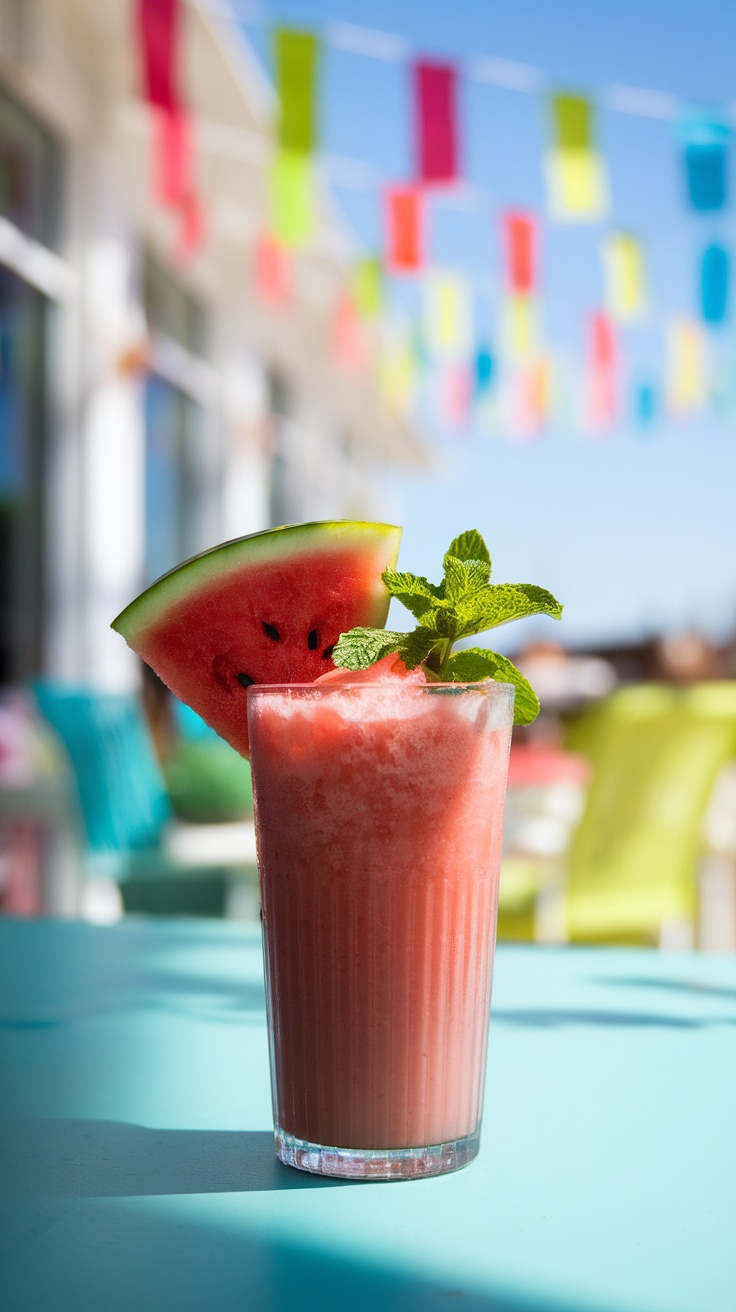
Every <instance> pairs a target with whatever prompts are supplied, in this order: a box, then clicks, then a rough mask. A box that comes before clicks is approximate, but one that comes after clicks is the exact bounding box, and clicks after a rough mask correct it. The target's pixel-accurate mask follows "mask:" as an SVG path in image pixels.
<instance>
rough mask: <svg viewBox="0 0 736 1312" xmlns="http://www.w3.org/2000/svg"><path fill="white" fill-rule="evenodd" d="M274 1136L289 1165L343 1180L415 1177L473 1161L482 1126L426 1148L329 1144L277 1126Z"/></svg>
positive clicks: (281, 1156)
mask: <svg viewBox="0 0 736 1312" xmlns="http://www.w3.org/2000/svg"><path fill="white" fill-rule="evenodd" d="M274 1137H275V1139H276V1155H277V1157H278V1158H279V1160H280V1161H282V1162H284V1163H285V1165H286V1166H295V1167H296V1168H297V1170H298V1171H311V1172H312V1173H313V1174H314V1175H334V1176H339V1177H341V1178H342V1179H344V1180H416V1179H420V1178H421V1177H422V1176H427V1175H446V1174H447V1173H448V1171H459V1170H460V1168H461V1167H463V1166H467V1164H468V1162H472V1160H473V1158H474V1157H477V1155H478V1148H479V1147H480V1130H476V1131H475V1132H474V1133H473V1134H466V1135H465V1137H464V1138H463V1139H450V1140H448V1142H447V1143H434V1144H430V1145H429V1146H428V1147H426V1148H328V1147H326V1146H325V1145H324V1144H321V1143H310V1142H309V1141H308V1140H307V1139H296V1138H295V1137H294V1135H293V1134H286V1133H285V1131H284V1130H280V1129H278V1128H277V1129H276V1130H275V1131H274Z"/></svg>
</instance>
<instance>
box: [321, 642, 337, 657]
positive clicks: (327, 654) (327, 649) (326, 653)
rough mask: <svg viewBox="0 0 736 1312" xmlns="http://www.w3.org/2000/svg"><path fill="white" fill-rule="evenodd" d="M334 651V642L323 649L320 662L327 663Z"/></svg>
mask: <svg viewBox="0 0 736 1312" xmlns="http://www.w3.org/2000/svg"><path fill="white" fill-rule="evenodd" d="M334 650H335V644H334V642H331V643H330V645H329V647H325V649H324V651H323V652H322V660H323V661H328V660H329V659H330V656H331V655H332V653H333V651H334Z"/></svg>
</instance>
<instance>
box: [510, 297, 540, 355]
mask: <svg viewBox="0 0 736 1312" xmlns="http://www.w3.org/2000/svg"><path fill="white" fill-rule="evenodd" d="M537 318H538V316H537V306H536V302H535V300H534V298H533V297H531V296H509V297H508V298H507V300H506V303H505V306H504V333H503V336H504V340H505V343H506V350H507V351H508V354H509V356H510V357H511V359H512V360H526V359H528V358H529V356H530V355H532V353H533V351H534V349H535V347H536V344H537V337H538V323H537Z"/></svg>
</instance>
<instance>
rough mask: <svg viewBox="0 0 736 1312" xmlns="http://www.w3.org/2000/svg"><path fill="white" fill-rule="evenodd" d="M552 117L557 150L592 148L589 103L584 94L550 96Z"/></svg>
mask: <svg viewBox="0 0 736 1312" xmlns="http://www.w3.org/2000/svg"><path fill="white" fill-rule="evenodd" d="M552 118H553V122H554V128H555V146H556V147H557V149H558V150H592V149H593V139H592V138H593V131H592V126H593V125H592V114H591V105H590V101H589V100H586V99H585V97H584V96H570V95H567V94H566V93H563V94H559V95H554V96H552Z"/></svg>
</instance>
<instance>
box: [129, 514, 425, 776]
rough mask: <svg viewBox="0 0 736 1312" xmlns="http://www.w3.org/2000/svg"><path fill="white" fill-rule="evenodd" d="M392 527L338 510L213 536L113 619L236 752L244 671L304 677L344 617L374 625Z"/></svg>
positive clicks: (394, 548)
mask: <svg viewBox="0 0 736 1312" xmlns="http://www.w3.org/2000/svg"><path fill="white" fill-rule="evenodd" d="M400 536H401V530H400V529H399V528H396V527H394V526H393V525H390V524H369V523H359V522H353V521H346V520H338V521H332V522H326V523H315V524H299V525H293V526H288V527H285V528H279V529H272V530H270V531H269V532H266V533H256V534H253V535H251V536H250V537H246V538H237V539H235V540H234V541H232V542H226V543H223V544H222V545H221V546H219V547H214V548H213V549H212V550H211V551H207V552H204V553H203V554H202V555H201V556H195V557H194V558H193V559H192V560H189V561H185V562H184V564H183V565H180V566H179V567H178V568H177V569H175V570H172V571H171V572H170V573H169V574H165V575H164V576H163V578H161V579H159V580H158V581H157V582H156V583H154V584H152V585H151V587H150V588H148V589H147V590H146V592H144V593H142V594H141V596H140V597H138V598H137V599H136V600H135V601H134V602H131V604H130V606H128V607H127V608H126V609H125V610H124V611H123V612H122V614H121V615H119V616H118V617H117V619H116V620H115V621H114V622H113V626H112V627H113V628H114V629H116V630H117V631H118V632H119V633H121V634H122V635H123V637H124V638H125V640H126V641H127V642H128V644H129V645H130V646H131V647H132V648H133V650H134V651H135V652H137V654H138V655H139V656H140V657H142V659H143V660H144V661H146V662H147V663H148V664H149V665H150V666H151V668H152V669H153V670H155V672H156V674H158V676H159V678H160V679H162V680H163V682H164V683H165V684H166V685H167V686H168V687H169V688H170V689H171V691H172V692H173V693H174V694H175V695H176V696H177V697H178V698H179V699H180V700H181V701H183V702H186V704H187V705H188V706H191V707H192V709H193V710H194V711H196V712H197V714H198V715H201V716H202V718H203V719H204V720H206V721H207V723H208V724H209V725H211V726H212V728H213V729H215V730H216V731H217V732H218V733H219V734H220V735H221V736H222V737H223V738H225V739H227V741H228V742H229V743H231V744H232V746H233V747H234V748H235V749H236V750H237V751H238V752H240V753H241V754H242V755H244V756H247V754H248V731H247V717H246V690H247V688H248V687H249V686H250V684H251V683H311V682H312V681H313V680H314V679H317V678H319V676H320V675H322V674H325V673H326V672H327V671H328V670H331V669H333V668H334V665H333V662H332V659H331V655H332V648H333V647H334V644H335V643H336V642H337V639H338V638H339V636H340V634H341V633H344V632H345V631H346V630H347V629H351V628H353V627H354V626H355V625H370V626H375V627H380V626H381V625H382V624H384V623H385V621H386V615H387V612H388V604H389V597H388V593H387V592H386V589H385V587H384V585H383V583H382V582H381V573H382V571H383V570H384V569H385V568H386V567H387V566H388V565H394V564H395V563H396V556H397V554H398V547H399V539H400Z"/></svg>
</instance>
